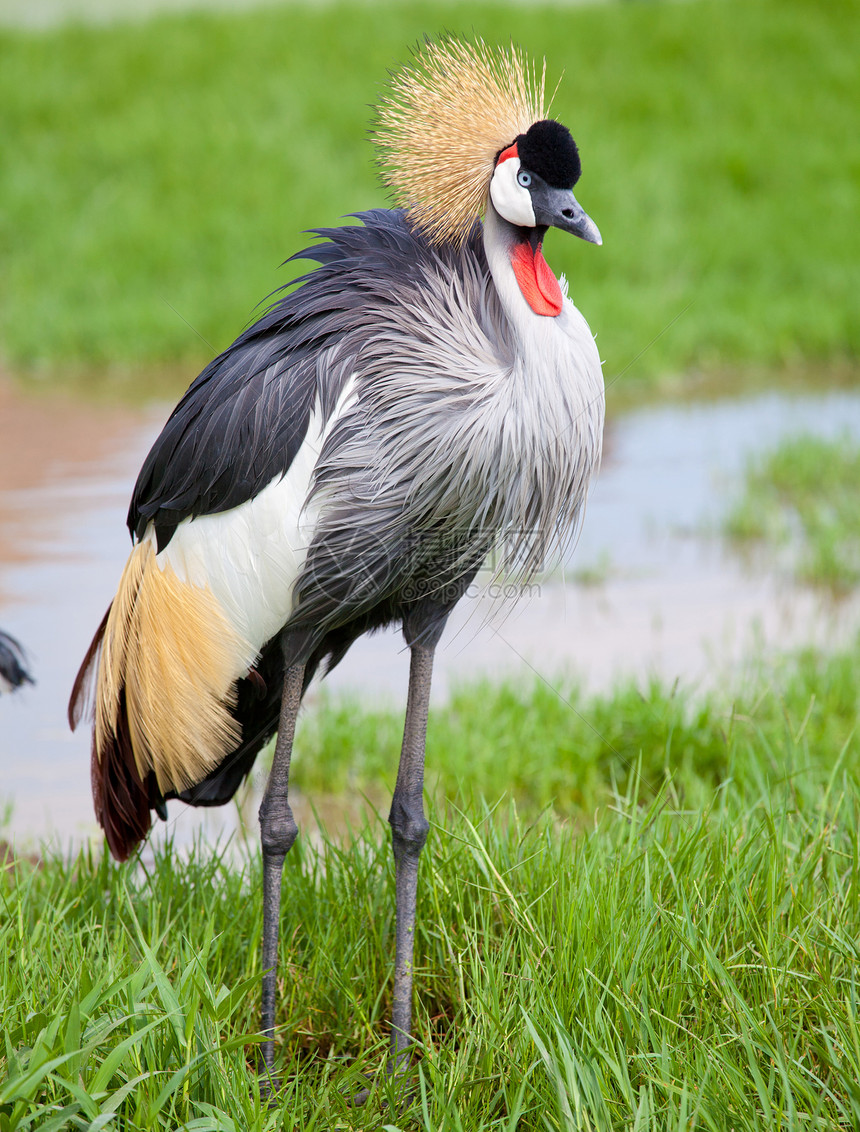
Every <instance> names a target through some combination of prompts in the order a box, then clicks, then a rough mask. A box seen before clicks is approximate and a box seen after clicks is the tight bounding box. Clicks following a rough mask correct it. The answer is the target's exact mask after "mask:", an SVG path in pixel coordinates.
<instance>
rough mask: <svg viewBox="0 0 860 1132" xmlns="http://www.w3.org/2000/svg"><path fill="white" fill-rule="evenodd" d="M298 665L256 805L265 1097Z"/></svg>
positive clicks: (291, 836)
mask: <svg viewBox="0 0 860 1132" xmlns="http://www.w3.org/2000/svg"><path fill="white" fill-rule="evenodd" d="M304 671H305V666H304V664H294V665H292V666H290V667H288V668H287V671H286V675H285V677H284V695H283V699H282V700H281V717H280V722H279V724H278V739H277V742H276V744H275V755H274V758H273V759H272V770H271V773H270V774H269V781H268V783H267V785H266V792H265V794H264V795H263V801H262V802H261V804H260V815H259V816H260V840H261V842H262V845H263V1009H262V1024H261V1029H262V1032H263V1033H264V1034H265V1035H266V1040H265V1041H264V1042H263V1062H264V1065H265V1073H266V1075H267V1078H268V1079H267V1080H264V1081H262V1082H261V1085H260V1092H261V1093H262V1094H263V1095H264V1096H268V1094H269V1092H270V1090H271V1087H272V1083H273V1077H272V1065H273V1062H274V1058H275V982H276V977H277V966H278V928H279V925H280V918H281V874H282V873H283V870H284V858H285V857H286V855H287V853H288V852H289V851H290V849H291V847H292V844H293V842H294V841H295V839H296V834H297V833H298V830H297V828H296V823H295V820H294V819H293V811H292V810H291V809H290V803H289V801H288V798H287V795H288V791H289V786H290V756H291V755H292V751H293V736H294V735H295V730H296V716H297V715H298V711H299V704H300V703H301V699H302V681H303V679H304Z"/></svg>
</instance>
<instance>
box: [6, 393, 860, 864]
mask: <svg viewBox="0 0 860 1132" xmlns="http://www.w3.org/2000/svg"><path fill="white" fill-rule="evenodd" d="M167 411H168V409H167V407H165V406H157V407H153V408H150V409H147V410H143V411H135V410H131V409H104V408H98V407H92V406H81V405H80V404H78V403H75V402H74V401H69V400H65V399H63V398H61V397H39V398H30V397H25V396H23V395H21V394H18V393H13V392H12V391H11V390H10V389H9V387H8V386H3V385H0V625H2V626H3V628H5V629H7V630H8V631H10V632H12V633H14V634H15V635H16V636H17V637H18V638H19V639H20V640H21V641H22V643H23V644H24V646H25V648H26V649H27V651H28V654H29V657H30V660H31V667H32V671H33V674H34V675H35V677H36V679H37V681H38V683H37V685H36V687H35V688H28V689H25V690H24V691H23V692H21V693H19V694H16V695H14V696H4V697H2V698H0V766H2V775H3V780H2V788H0V799H3V800H11V801H12V802H13V803H14V811H13V814H12V817H11V820H10V822H9V823H8V825H7V828H6V830H5V831H4V832H5V833H6V834H8V833H9V831H10V830H11V832H12V833H13V834H14V835H15V837H16V838H17V839H19V840H20V839H21V838H24V839H25V840H26V839H36V838H41V839H50V840H52V841H54V842H56V843H59V844H61V845H65V844H67V843H68V842H69V841H70V840H76V841H77V840H80V839H83V838H87V837H89V836H93V835H96V834H97V832H98V831H97V829H96V827H95V825H94V822H93V818H92V810H91V803H90V797H89V770H88V737H87V735H86V734H83V733H79V734H76V735H72V734H71V733H70V732H69V730H68V727H67V724H66V721H65V705H66V702H67V698H68V693H69V689H70V686H71V683H72V680H73V678H74V674H75V671H76V669H77V666H78V664H79V662H80V659H81V657H82V655H83V653H84V651H85V649H86V647H87V644H88V643H89V640H90V638H91V635H92V633H93V631H94V630H95V627H96V626H97V624H98V622H99V620H100V618H101V616H102V614H103V613H104V610H105V608H106V606H107V604H108V602H109V601H110V599H111V597H112V595H113V591H114V588H115V585H116V582H117V579H118V577H119V573H120V571H121V569H122V565H123V563H124V561H125V558H126V555H127V553H128V549H129V545H130V544H129V540H128V534H127V532H126V529H125V525H124V523H125V512H126V508H127V505H128V498H129V495H130V492H131V488H132V485H133V482H134V478H135V475H136V473H137V469H138V467H139V466H140V463H141V461H142V459H143V457H144V455H145V454H146V451H147V449H148V447H149V445H150V444H151V442H152V440H153V439H154V437H155V436H156V435H157V433H158V431H159V429H160V427H161V424H162V422H163V420H164V418H165V416H166V414H167ZM845 430H848V431H849V432H850V433H852V434H853V435H855V436H860V393H847V392H829V393H824V394H820V395H814V394H786V395H781V394H778V393H770V394H764V395H756V396H753V397H749V398H733V399H729V400H725V401H722V402H717V403H708V404H683V405H676V404H675V405H666V406H662V407H648V408H642V409H638V410H636V411H632V412H629V413H627V414H625V415H624V416H622V417H620V418H618V419H616V420H614V421H613V422H612V423H611V425H610V427H609V429H608V432H607V446H606V457H605V460H604V466H603V469H602V472H601V475H600V479H599V481H598V483H597V486H596V488H595V490H594V491H593V493H592V497H591V501H590V503H589V508H588V514H587V516H586V521H585V525H584V528H583V533H582V536H581V538H580V540H579V543H578V546H577V547H576V550H575V553H574V554H573V556H572V557H571V559H570V561H569V562H568V563H567V564H566V567H565V570H566V571H567V574H565V571H564V570H563V571H559V573H558V574H557V575H554V576H553V577H552V578H550V579H548V580H545V581H543V582H542V583H541V584H540V585H539V586H537V587H535V588H534V589H533V590H532V592H531V593H530V594H529V595H528V596H526V597H525V598H523V599H522V600H520V601H519V602H518V603H516V604H515V605H511V603H509V602H504V601H499V600H494V599H493V598H492V597H491V596H489V595H487V594H486V593H484V594H482V595H478V596H474V597H471V598H469V599H467V600H464V601H463V602H462V603H461V605H460V607H459V608H458V610H457V611H456V613H455V615H454V617H453V618H452V620H451V623H450V625H449V627H448V629H447V631H446V634H445V636H444V638H443V640H442V643H441V645H440V647H439V650H438V659H437V667H436V681H435V686H434V694H435V696H436V699H437V701H439V700H443V699H444V697H445V695H446V692H447V690H448V689H449V688H450V687H451V686H452V685H453V684H455V683H457V682H459V681H462V680H463V679H474V678H476V677H478V676H481V675H485V674H489V675H494V676H495V675H502V674H514V675H519V676H522V675H523V674H525V675H526V677H527V678H528V679H532V678H533V673H537V674H539V675H540V676H541V677H542V678H544V679H546V680H548V681H549V682H550V683H552V682H553V680H554V678H556V677H557V675H558V674H559V672H561V671H562V670H567V671H570V670H572V671H573V672H575V673H576V674H578V675H579V676H580V678H581V679H582V681H583V682H584V683H585V684H587V685H588V686H589V687H592V688H602V687H607V686H608V685H609V684H610V683H611V682H612V681H613V680H615V679H616V678H618V677H619V676H621V675H627V676H630V677H632V678H634V679H637V680H644V679H647V677H648V676H650V675H652V674H654V675H659V676H661V677H663V678H665V679H666V680H667V681H669V682H672V681H674V680H675V679H676V678H677V679H680V680H681V681H682V682H683V683H684V684H686V685H693V686H701V685H706V684H710V683H713V682H715V681H723V680H726V679H728V680H729V682H731V681H732V680H735V681H736V680H738V679H740V673H739V665H740V664H742V663H743V658H744V657H747V656H749V654H750V651H751V650H752V649H753V648H754V649H755V650H757V651H758V652H761V651H762V650H765V651H766V650H768V649H774V648H781V647H785V646H789V645H794V644H798V643H801V642H805V641H815V642H817V643H820V644H822V645H835V644H837V643H840V642H843V641H846V640H848V639H849V638H850V637H851V636H853V634H854V633H855V632H856V630H857V628H858V626H860V602H858V601H857V600H856V599H852V600H850V601H848V602H843V603H840V604H839V605H838V606H834V605H833V603H832V602H831V601H829V600H828V599H827V598H825V597H823V596H820V595H817V594H815V593H814V592H812V591H810V590H808V589H801V588H798V587H795V586H794V585H792V584H791V583H790V582H788V581H787V580H786V579H784V578H780V577H779V576H777V575H776V574H775V573H774V572H773V571H772V570H771V569H769V568H768V566H767V564H766V563H762V562H759V563H757V564H756V563H752V564H750V563H743V562H742V561H741V560H740V559H739V558H738V556H737V555H736V554H735V553H733V552H732V551H731V549H730V548H727V547H726V545H725V544H724V543H723V541H722V540H721V539H719V538H718V537H716V536H715V535H709V534H708V531H715V530H716V529H717V526H718V524H719V520H720V518H721V515H722V514H723V511H724V509H725V507H726V506H727V504H728V501H729V499H730V498H731V496H732V493H733V491H734V489H735V487H736V485H737V483H738V481H739V477H740V473H741V471H742V468H743V465H744V461H745V459H746V457H747V455H748V454H749V453H751V452H755V451H758V450H762V449H765V448H767V447H769V446H771V445H772V444H774V443H775V442H776V441H777V440H778V439H779V438H780V437H781V436H783V435H786V434H793V433H796V432H800V431H810V432H814V433H817V434H819V435H836V434H838V433H840V432H842V431H845ZM583 570H586V571H587V572H588V573H591V574H593V575H595V576H597V577H600V578H602V580H601V581H600V582H599V584H590V585H584V584H581V583H579V582H577V581H576V580H575V574H576V572H577V571H583ZM407 671H408V656H407V654H406V652H405V651H404V648H403V645H402V640H401V638H400V637H399V635H398V634H396V633H387V634H380V635H377V636H376V637H372V638H366V639H365V640H363V641H361V642H359V643H358V644H357V645H356V646H354V648H353V650H352V651H351V653H350V654H349V655H348V656H347V658H346V659H345V660H344V662H343V663H342V665H341V666H340V667H339V668H338V669H337V670H336V671H335V672H334V673H333V674H332V676H331V677H330V678H329V679H328V681H327V683H328V684H329V685H330V687H331V689H332V690H333V691H338V692H342V693H354V694H357V695H360V696H364V697H367V698H373V699H374V700H376V701H378V700H380V699H382V700H385V701H388V702H391V703H392V704H395V705H402V704H403V703H404V701H405V686H406V677H407ZM234 822H235V812H234V811H233V810H232V809H231V808H226V809H222V810H219V811H216V812H214V813H209V814H200V813H199V812H197V811H193V810H190V809H189V808H188V807H185V806H182V805H181V804H180V803H171V822H170V827H171V832H172V833H173V834H174V835H176V836H177V838H178V839H179V840H180V841H183V840H186V839H188V838H190V837H191V836H193V834H194V831H195V830H196V829H198V828H200V826H201V825H204V826H205V828H206V829H207V830H208V831H210V832H216V831H220V830H223V829H227V830H229V829H231V828H232V826H233V824H234ZM159 829H160V833H159V835H163V832H164V827H161V826H160V827H159Z"/></svg>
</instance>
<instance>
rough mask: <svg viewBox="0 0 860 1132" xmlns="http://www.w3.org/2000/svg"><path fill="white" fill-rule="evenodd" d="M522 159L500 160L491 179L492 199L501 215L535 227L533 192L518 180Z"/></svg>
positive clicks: (511, 220) (520, 223)
mask: <svg viewBox="0 0 860 1132" xmlns="http://www.w3.org/2000/svg"><path fill="white" fill-rule="evenodd" d="M519 171H520V159H519V158H518V157H508V158H507V159H506V160H505V161H500V162H499V164H498V165H497V166H496V169H495V172H494V173H493V179H492V180H491V181H490V200H491V201H492V202H493V207H494V208H495V210H496V212H498V214H499V216H503V217H504V218H505V220H507V221H508V222H509V223H511V224H517V225H518V226H519V227H521V228H534V226H535V223H536V222H535V210H534V208H533V207H532V198H531V193H530V192H529V191H528V189H524V188H523V187H522V185H521V184H519V183H518V181H517V173H519Z"/></svg>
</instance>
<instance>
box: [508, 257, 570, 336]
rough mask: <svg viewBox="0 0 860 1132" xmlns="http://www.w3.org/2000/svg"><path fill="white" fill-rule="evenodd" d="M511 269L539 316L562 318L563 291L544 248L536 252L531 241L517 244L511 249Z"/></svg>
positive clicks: (524, 296)
mask: <svg viewBox="0 0 860 1132" xmlns="http://www.w3.org/2000/svg"><path fill="white" fill-rule="evenodd" d="M511 267H513V269H514V275H515V276H516V279H517V283H519V285H520V290H521V291H522V293H523V298H524V299H525V301H526V302H527V303H528V305H529V306H530V307H531V308H532V310H533V311H534V312H535V314H543V315H551V316H552V317H555V316H556V315H558V314H561V308H562V297H561V287H559V285H558V280H557V279H556V277H555V276H554V275H553V273H552V268H551V267H550V265H549V264H548V263H547V261H546V260H545V259H544V258H543V252H542V251H541V245H540V244H538V246H537V248H536V249H533V248H532V246H531V244H530V243H529V241H528V240H524V241H523V242H522V243H518V244H515V245H514V246H513V248H512V249H511Z"/></svg>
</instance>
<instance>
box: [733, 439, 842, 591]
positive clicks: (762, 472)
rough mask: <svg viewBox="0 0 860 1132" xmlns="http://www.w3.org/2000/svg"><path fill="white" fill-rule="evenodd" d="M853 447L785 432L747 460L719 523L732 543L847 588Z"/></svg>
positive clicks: (814, 579)
mask: <svg viewBox="0 0 860 1132" xmlns="http://www.w3.org/2000/svg"><path fill="white" fill-rule="evenodd" d="M858 479H860V447H858V445H857V444H856V443H855V442H853V441H852V440H851V438H850V437H848V436H844V437H841V438H839V439H837V440H825V439H822V438H820V437H815V436H804V435H801V436H796V437H790V438H789V439H787V440H785V441H783V442H782V443H781V444H779V445H777V447H776V448H774V449H773V450H772V451H770V452H766V453H765V454H764V455H762V456H760V457H757V458H756V459H755V460H752V461H751V462H750V463H749V465H748V467H747V469H746V476H745V482H744V487H743V491H742V493H741V495H740V496H739V497H738V499H737V500H736V501H735V503H734V505H733V506H732V508H731V510H730V511H729V514H728V516H727V518H726V522H725V530H726V533H727V534H728V535H729V536H730V537H731V538H732V539H734V540H735V542H736V543H738V544H740V545H744V544H746V545H747V546H752V547H754V548H756V549H761V548H764V547H767V548H768V549H769V550H770V551H771V553H774V552H776V554H777V556H778V555H779V554H780V552H782V554H783V556H784V557H787V558H788V564H789V569H790V570H791V572H792V573H794V574H795V575H796V576H797V577H798V578H799V579H800V580H802V581H804V582H808V583H810V584H812V585H817V586H823V587H826V588H828V589H830V590H831V591H833V592H834V593H836V594H844V593H847V592H848V591H849V590H850V589H852V587H854V586H856V585H857V583H858V582H860V536H858V532H860V501H858V498H857V483H858Z"/></svg>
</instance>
